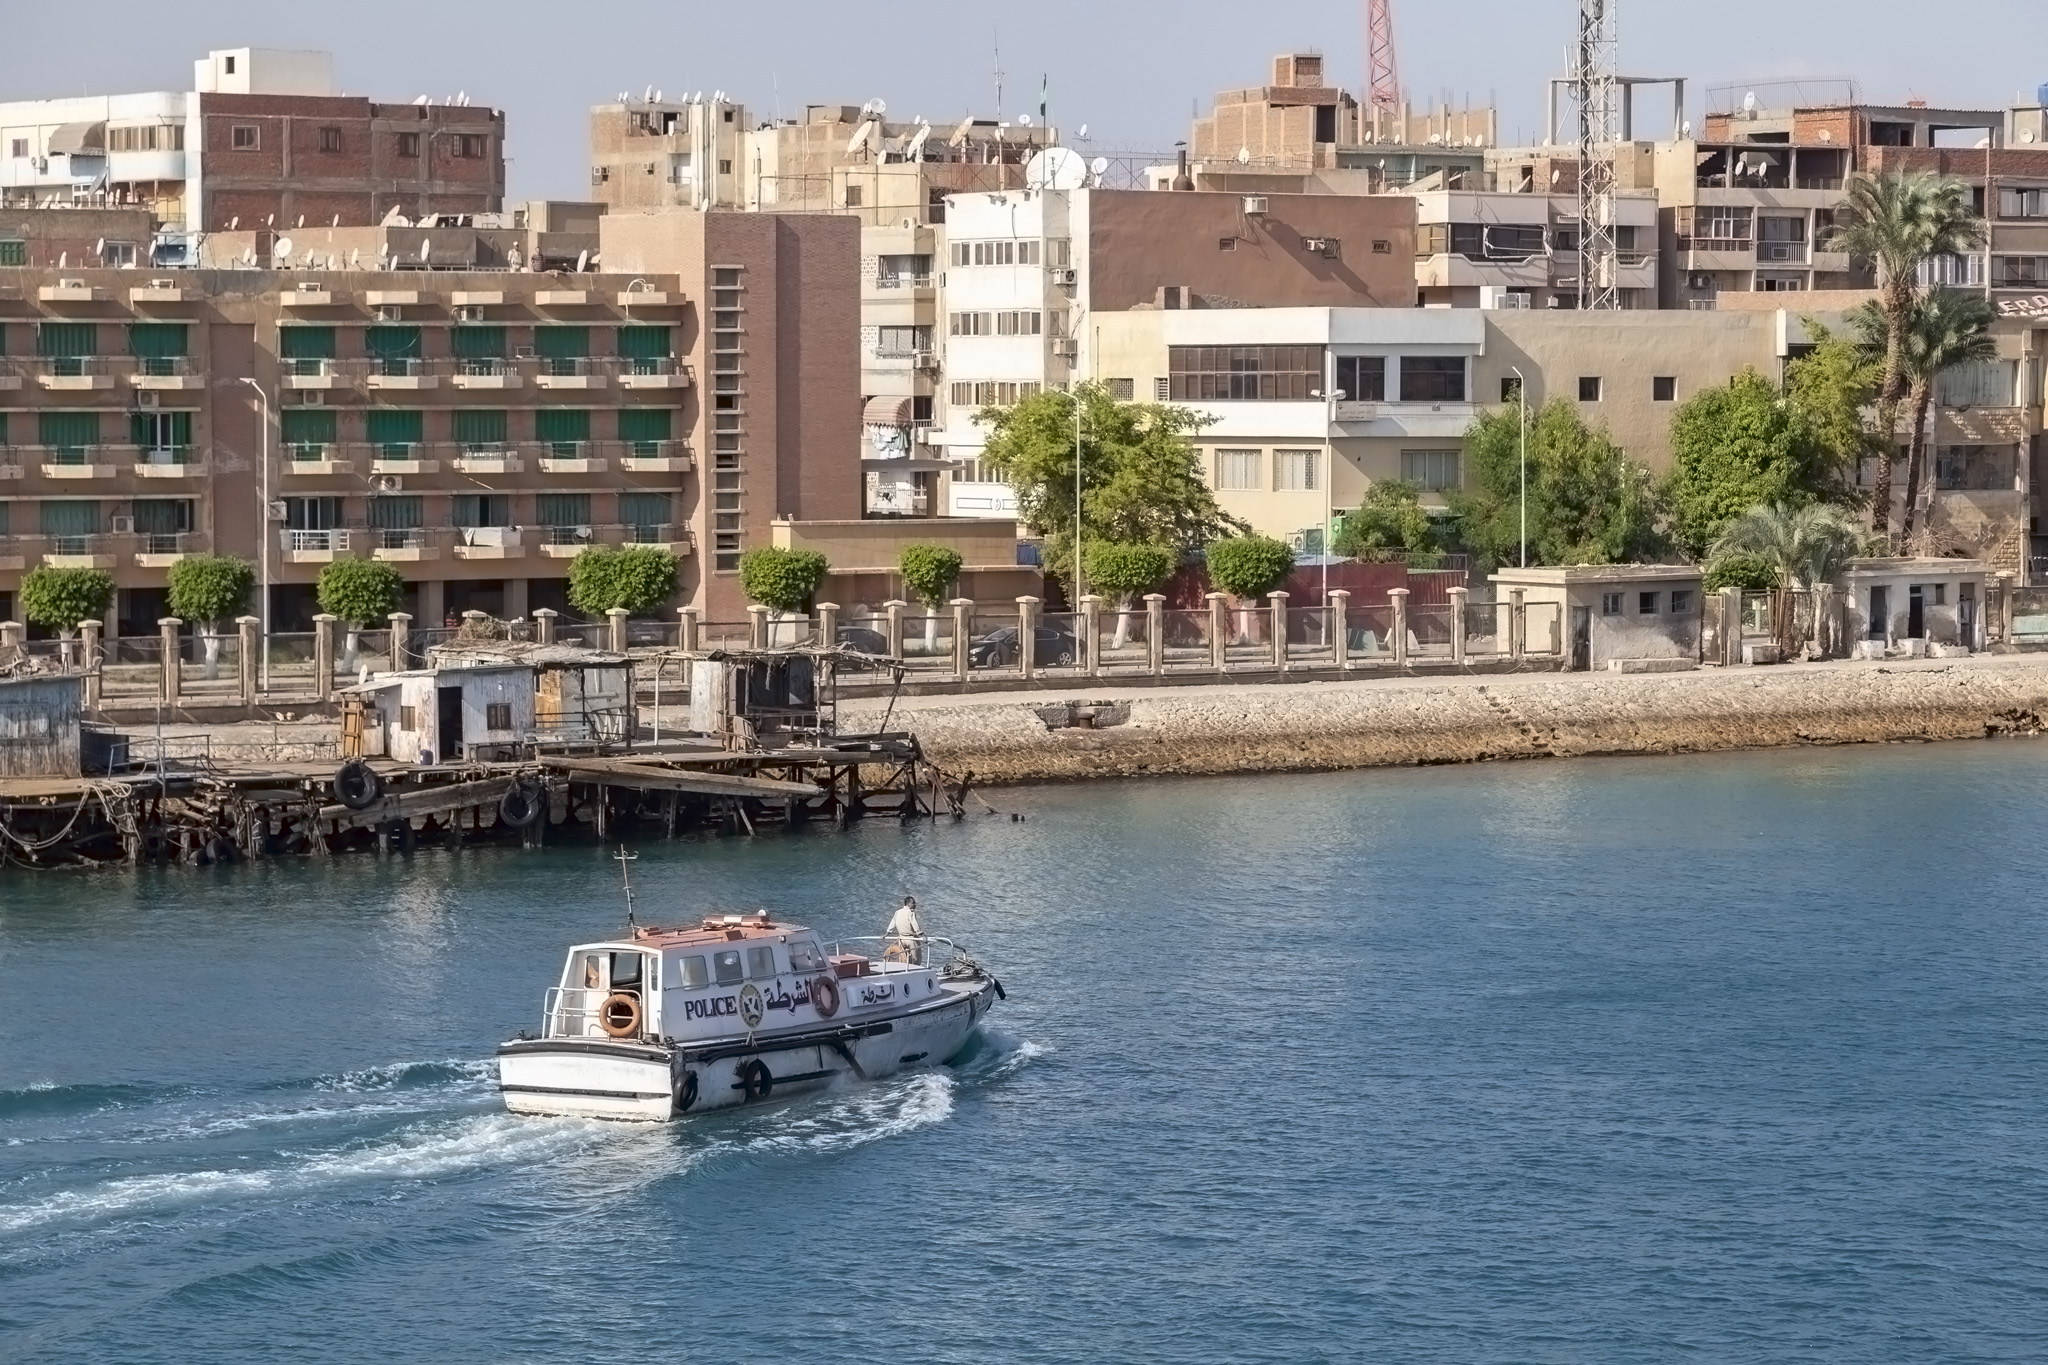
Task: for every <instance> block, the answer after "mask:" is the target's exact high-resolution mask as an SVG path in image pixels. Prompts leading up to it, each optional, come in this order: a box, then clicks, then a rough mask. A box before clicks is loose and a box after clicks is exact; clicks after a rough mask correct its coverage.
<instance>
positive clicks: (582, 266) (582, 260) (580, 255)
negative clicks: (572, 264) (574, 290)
mask: <svg viewBox="0 0 2048 1365" xmlns="http://www.w3.org/2000/svg"><path fill="white" fill-rule="evenodd" d="M588 269H590V251H589V249H588V248H586V249H584V250H582V251H579V252H577V253H576V273H577V274H579V275H580V274H582V273H583V272H584V271H586V270H588Z"/></svg>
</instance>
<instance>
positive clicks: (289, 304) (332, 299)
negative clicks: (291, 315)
mask: <svg viewBox="0 0 2048 1365" xmlns="http://www.w3.org/2000/svg"><path fill="white" fill-rule="evenodd" d="M277 301H278V302H279V303H280V304H282V305H283V306H284V307H286V308H333V307H335V306H336V305H338V304H344V303H347V302H348V295H346V294H340V293H336V292H335V291H334V290H332V289H329V288H328V287H327V286H325V285H320V284H301V285H300V286H299V287H298V288H296V289H287V290H285V291H284V292H282V293H280V294H279V295H278V296H277Z"/></svg>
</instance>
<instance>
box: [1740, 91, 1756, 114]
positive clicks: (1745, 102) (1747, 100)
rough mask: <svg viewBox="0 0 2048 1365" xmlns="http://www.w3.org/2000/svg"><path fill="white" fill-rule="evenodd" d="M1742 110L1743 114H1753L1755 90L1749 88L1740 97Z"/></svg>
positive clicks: (1754, 110) (1754, 109)
mask: <svg viewBox="0 0 2048 1365" xmlns="http://www.w3.org/2000/svg"><path fill="white" fill-rule="evenodd" d="M1742 112H1743V113H1745V114H1754V113H1755V112H1756V91H1754V90H1751V91H1749V92H1748V93H1747V94H1745V95H1744V96H1743V97H1742Z"/></svg>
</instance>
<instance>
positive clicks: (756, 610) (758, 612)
mask: <svg viewBox="0 0 2048 1365" xmlns="http://www.w3.org/2000/svg"><path fill="white" fill-rule="evenodd" d="M747 646H748V648H750V649H766V648H768V608H766V607H764V606H762V605H761V604H760V603H759V602H755V603H753V604H751V605H750V606H748V608H747Z"/></svg>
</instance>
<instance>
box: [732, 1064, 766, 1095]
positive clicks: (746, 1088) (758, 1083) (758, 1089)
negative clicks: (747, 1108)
mask: <svg viewBox="0 0 2048 1365" xmlns="http://www.w3.org/2000/svg"><path fill="white" fill-rule="evenodd" d="M739 1077H740V1078H739V1080H737V1081H735V1082H734V1083H733V1089H735V1090H738V1091H740V1092H742V1093H743V1094H744V1095H745V1096H746V1098H747V1101H748V1103H750V1104H751V1103H752V1102H753V1101H755V1100H765V1099H767V1098H768V1096H769V1095H770V1094H771V1093H772V1092H773V1091H774V1089H775V1077H774V1075H773V1074H772V1073H771V1072H770V1071H769V1070H768V1063H766V1062H764V1061H762V1060H761V1059H760V1058H759V1057H756V1058H755V1059H754V1060H753V1061H751V1062H743V1063H741V1064H740V1069H739Z"/></svg>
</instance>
